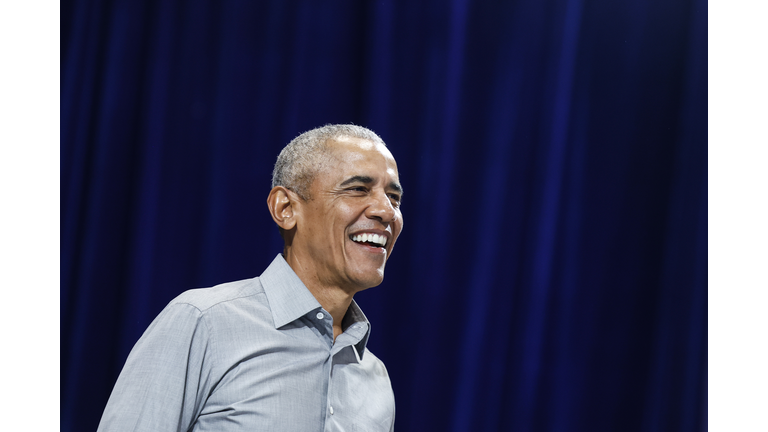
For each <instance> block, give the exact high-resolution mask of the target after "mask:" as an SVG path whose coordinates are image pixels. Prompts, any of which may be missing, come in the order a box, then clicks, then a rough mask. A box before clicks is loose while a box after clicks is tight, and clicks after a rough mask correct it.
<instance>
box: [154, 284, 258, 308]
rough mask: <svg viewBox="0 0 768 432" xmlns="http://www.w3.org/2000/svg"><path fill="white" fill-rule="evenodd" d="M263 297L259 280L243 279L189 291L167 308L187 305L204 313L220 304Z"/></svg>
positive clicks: (172, 301)
mask: <svg viewBox="0 0 768 432" xmlns="http://www.w3.org/2000/svg"><path fill="white" fill-rule="evenodd" d="M263 296H264V287H263V286H262V285H261V282H260V281H259V278H257V277H256V278H252V279H244V280H240V281H235V282H228V283H224V284H220V285H216V286H214V287H211V288H197V289H191V290H188V291H185V292H183V293H181V294H180V295H179V296H178V297H176V298H174V299H173V300H171V302H170V303H169V304H168V307H173V306H176V305H189V306H192V307H194V308H195V309H197V310H198V311H200V312H201V313H205V312H207V311H209V310H210V309H211V308H214V307H216V306H217V305H222V304H231V303H233V302H234V303H238V302H244V301H245V302H247V301H249V300H251V301H257V302H258V301H259V298H263Z"/></svg>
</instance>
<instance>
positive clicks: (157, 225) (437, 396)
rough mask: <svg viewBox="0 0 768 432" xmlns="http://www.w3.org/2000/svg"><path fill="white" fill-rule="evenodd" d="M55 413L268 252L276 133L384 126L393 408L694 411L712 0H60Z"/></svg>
mask: <svg viewBox="0 0 768 432" xmlns="http://www.w3.org/2000/svg"><path fill="white" fill-rule="evenodd" d="M61 60H62V63H61V198H62V199H61V203H62V206H61V236H62V237H61V430H62V431H72V432H75V431H76V432H82V431H92V430H95V428H96V426H97V424H98V422H99V419H100V416H101V413H102V410H103V409H104V406H105V404H106V401H107V398H108V397H109V394H110V391H111V389H112V386H113V385H114V382H115V380H116V378H117V375H118V373H119V372H120V369H121V367H122V366H123V363H124V361H125V359H126V356H127V355H128V352H129V350H130V349H131V347H132V346H133V344H134V343H135V342H136V341H137V340H138V338H139V337H140V336H141V334H142V332H143V331H144V329H145V328H146V327H147V326H148V325H149V323H150V322H151V320H152V319H153V318H154V317H155V315H156V314H157V313H158V312H159V311H160V310H161V309H162V308H163V307H164V306H165V305H166V304H167V303H168V302H169V301H170V300H171V299H172V298H174V297H175V296H177V295H178V294H179V293H181V292H182V291H184V290H187V289H190V288H197V287H205V286H211V285H214V284H217V283H222V282H227V281H232V280H237V279H243V278H249V277H253V276H257V275H259V274H260V273H261V271H262V270H263V269H264V268H265V267H266V266H267V265H268V264H269V263H270V261H271V260H272V259H273V258H274V256H275V255H276V254H277V253H279V252H280V251H281V247H282V246H281V241H280V238H279V235H278V232H277V229H276V228H275V226H274V224H273V222H272V221H271V219H270V217H269V215H268V213H267V207H266V197H267V193H268V191H269V189H270V173H271V170H272V166H273V163H274V160H275V158H276V157H277V154H278V152H279V151H280V149H281V148H282V147H283V146H284V145H285V144H286V143H287V142H288V141H290V140H291V139H292V138H294V137H295V136H296V135H298V134H299V133H301V132H303V131H305V130H308V129H311V128H313V127H316V126H320V125H323V124H326V123H355V124H360V125H364V126H367V127H369V128H371V129H373V130H374V131H376V132H377V133H379V134H380V135H381V136H382V137H383V138H384V140H385V141H386V142H387V144H388V145H389V148H390V149H391V151H392V153H393V154H394V155H395V158H396V159H397V162H398V165H399V169H400V178H401V180H402V183H403V186H404V188H405V195H404V201H403V207H402V209H403V214H404V221H405V224H404V230H403V234H402V235H401V237H400V239H399V241H398V243H397V246H396V247H395V250H394V254H393V256H392V259H391V260H390V261H389V263H388V265H387V271H386V277H385V281H384V283H383V284H382V285H381V286H379V287H377V288H373V289H370V290H368V291H366V292H363V293H361V294H359V295H358V296H357V300H358V302H359V303H360V304H361V306H362V307H363V310H364V311H365V312H366V314H367V315H368V318H369V319H370V320H371V322H372V324H373V327H372V335H371V339H370V344H369V348H370V349H371V350H372V351H373V352H375V353H376V355H377V356H379V357H380V358H382V359H383V360H384V362H385V363H386V365H387V367H388V369H389V373H390V375H391V378H392V385H393V388H394V391H395V397H396V401H397V420H396V428H397V430H398V431H400V432H404V431H414V432H417V431H418V432H422V431H467V432H469V431H472V432H474V431H568V432H570V431H573V432H575V431H584V432H596V431H598V432H599V431H606V432H608V431H610V432H616V431H621V432H632V431H654V432H657V431H699V430H704V429H706V412H707V409H706V407H707V402H706V397H707V396H706V395H707V393H706V387H707V384H706V372H707V279H706V278H707V172H706V168H707V159H706V158H707V132H706V130H707V129H706V128H707V3H706V1H705V0H623V1H615V0H514V1H469V0H451V1H444V0H431V1H407V0H402V1H375V2H374V1H360V0H327V1H309V0H291V1H285V0H273V1H221V2H213V1H202V0H185V1H182V0H124V1H116V0H113V1H107V0H98V1H97V0H93V1H85V0H83V1H63V2H62V5H61Z"/></svg>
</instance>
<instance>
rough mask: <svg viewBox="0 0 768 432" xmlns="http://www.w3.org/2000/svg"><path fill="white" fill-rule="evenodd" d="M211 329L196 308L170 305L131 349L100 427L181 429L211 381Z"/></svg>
mask: <svg viewBox="0 0 768 432" xmlns="http://www.w3.org/2000/svg"><path fill="white" fill-rule="evenodd" d="M209 341H210V332H209V328H208V325H207V323H206V321H205V317H204V315H203V314H202V313H201V312H200V310H199V309H197V308H196V307H194V306H192V305H189V304H185V303H176V304H171V305H169V306H167V307H166V308H165V309H164V310H163V311H162V312H161V313H160V315H158V316H157V318H155V320H154V321H153V322H152V324H150V326H149V327H148V328H147V330H146V331H145V332H144V334H143V335H142V336H141V338H140V339H139V341H138V342H137V343H136V345H135V346H134V347H133V349H132V350H131V353H130V354H129V355H128V359H127V360H126V362H125V366H124V367H123V370H122V372H121V373H120V376H119V377H118V379H117V382H116V383H115V387H114V389H113V390H112V394H111V396H110V398H109V401H108V402H107V406H106V408H105V410H104V414H103V415H102V418H101V423H100V424H99V429H98V432H107V431H108V432H123V431H126V432H127V431H131V432H144V431H146V432H166V431H167V432H172V431H173V432H182V431H187V430H188V429H190V427H191V426H192V424H193V423H194V422H195V420H196V418H197V416H198V415H199V413H200V410H201V409H202V406H203V403H204V401H205V395H206V394H207V390H206V389H207V388H208V386H209V376H210V372H209V371H208V366H209V364H210V361H206V358H207V357H208V355H209V352H210V347H209Z"/></svg>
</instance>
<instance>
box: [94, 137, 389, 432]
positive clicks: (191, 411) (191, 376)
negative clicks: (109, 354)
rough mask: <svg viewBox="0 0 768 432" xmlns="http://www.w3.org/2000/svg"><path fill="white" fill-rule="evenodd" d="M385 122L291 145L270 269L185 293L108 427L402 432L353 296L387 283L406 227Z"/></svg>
mask: <svg viewBox="0 0 768 432" xmlns="http://www.w3.org/2000/svg"><path fill="white" fill-rule="evenodd" d="M401 196H402V187H401V186H400V182H399V178H398V172H397V165H396V163H395V159H394V158H393V157H392V154H391V153H390V152H389V150H387V147H386V146H385V144H384V142H383V141H382V140H381V138H380V137H379V136H378V135H376V134H375V133H374V132H372V131H370V130H368V129H365V128H363V127H360V126H355V125H328V126H324V127H321V128H317V129H313V130H311V131H308V132H305V133H303V134H301V135H299V136H298V137H297V138H295V139H294V140H293V141H291V143H289V144H288V145H287V146H286V147H285V148H284V149H283V151H282V152H281V153H280V155H279V156H278V159H277V163H276V164H275V170H274V173H273V179H272V190H271V191H270V193H269V196H268V198H267V205H268V208H269V211H270V213H271V215H272V218H273V220H274V221H275V223H276V224H277V225H278V227H279V229H280V233H281V235H282V237H283V240H284V241H285V247H284V249H283V253H282V254H279V255H277V257H275V259H274V261H273V262H272V264H270V266H269V267H268V268H267V269H266V270H265V271H264V273H262V275H261V276H260V277H257V278H253V279H248V280H244V281H239V282H231V283H227V284H222V285H218V286H216V287H213V288H207V289H198V290H191V291H187V292H185V293H183V294H182V295H180V296H179V297H177V298H176V299H174V300H173V301H171V303H170V304H169V305H168V306H167V307H166V308H165V309H164V310H163V311H162V312H161V313H160V315H159V316H158V317H157V318H156V319H155V320H154V321H153V322H152V324H151V325H150V326H149V328H148V329H147V331H146V332H145V333H144V335H143V336H142V337H141V339H140V340H139V341H138V342H137V344H136V346H135V347H134V348H133V350H132V351H131V354H130V355H129V356H128V360H127V361H126V364H125V367H124V368H123V371H122V372H121V374H120V377H119V378H118V380H117V383H116V384H115V388H114V390H113V392H112V396H111V397H110V400H109V402H108V403H107V407H106V409H105V411H104V415H103V416H102V421H101V424H100V425H99V431H297V432H307V431H391V430H393V428H394V418H395V402H394V396H393V393H392V388H391V385H390V381H389V377H388V375H387V371H386V369H385V367H384V364H383V363H382V362H381V360H379V359H378V358H376V357H375V356H374V355H373V354H372V353H371V352H370V351H368V349H367V348H366V343H367V341H368V336H369V333H370V323H369V322H368V320H367V319H366V318H365V315H364V314H363V312H362V311H361V310H360V308H359V307H358V306H357V304H356V303H355V302H354V300H353V296H354V295H355V294H356V293H358V292H360V291H362V290H364V289H367V288H370V287H374V286H377V285H379V284H380V283H381V282H382V280H383V278H384V267H385V265H386V262H387V259H388V258H389V256H390V254H391V253H392V248H393V247H394V245H395V241H396V240H397V237H398V235H399V234H400V231H401V230H402V227H403V219H402V214H401V212H400V200H401Z"/></svg>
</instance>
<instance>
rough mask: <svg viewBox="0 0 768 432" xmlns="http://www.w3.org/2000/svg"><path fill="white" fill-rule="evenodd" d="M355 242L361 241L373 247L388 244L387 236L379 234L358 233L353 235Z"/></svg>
mask: <svg viewBox="0 0 768 432" xmlns="http://www.w3.org/2000/svg"><path fill="white" fill-rule="evenodd" d="M351 239H352V241H353V242H355V243H361V244H364V245H366V246H371V247H384V246H386V245H387V236H383V235H379V234H368V233H366V234H356V235H353V236H352V237H351Z"/></svg>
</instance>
